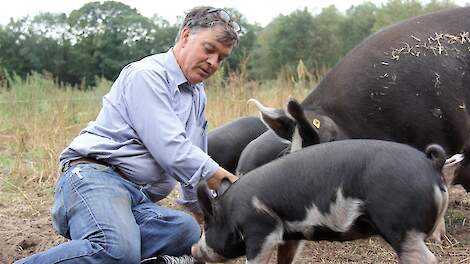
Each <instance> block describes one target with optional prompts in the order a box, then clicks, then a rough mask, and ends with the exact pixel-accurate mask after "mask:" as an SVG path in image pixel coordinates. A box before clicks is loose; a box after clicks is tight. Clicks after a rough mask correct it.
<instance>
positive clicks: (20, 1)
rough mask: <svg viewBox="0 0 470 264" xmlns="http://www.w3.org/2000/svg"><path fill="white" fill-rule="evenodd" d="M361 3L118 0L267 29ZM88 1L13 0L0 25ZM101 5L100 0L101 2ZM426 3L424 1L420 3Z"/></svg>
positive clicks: (170, 14) (144, 9)
mask: <svg viewBox="0 0 470 264" xmlns="http://www.w3.org/2000/svg"><path fill="white" fill-rule="evenodd" d="M363 1H364V0H346V1H344V0H287V1H274V0H205V1H203V0H169V1H162V0H160V1H158V0H120V2H122V3H125V4H127V5H129V6H131V7H133V8H136V9H137V10H138V11H139V12H140V13H141V14H142V15H144V16H146V17H152V16H153V15H154V14H157V15H159V16H161V17H163V18H165V19H166V20H168V21H169V22H170V23H172V24H173V23H176V22H177V16H182V15H184V12H185V11H187V10H189V9H191V8H192V7H194V6H200V5H209V6H214V7H233V8H235V9H237V10H238V11H240V12H241V13H242V14H243V15H244V16H245V17H246V18H247V20H248V22H249V23H258V24H260V25H261V26H266V25H267V24H268V23H269V22H271V21H272V20H273V18H275V17H277V16H278V15H280V14H283V15H288V14H290V13H292V11H294V10H296V9H303V8H305V7H307V9H308V10H309V11H311V12H312V13H319V12H321V9H322V8H323V7H326V6H329V5H331V4H334V5H335V6H336V7H337V8H338V9H339V10H341V11H345V10H346V9H348V8H349V7H351V6H352V5H358V4H361V3H362V2H363ZM88 2H94V1H89V0H13V1H8V4H5V3H4V4H2V5H1V8H0V24H1V25H6V24H8V22H9V21H10V18H14V19H18V18H21V17H24V16H26V15H30V16H34V15H36V14H38V13H40V12H52V13H66V14H67V15H68V14H69V13H70V12H71V11H72V10H75V9H78V8H80V7H82V6H83V5H84V4H86V3H88ZM101 2H102V1H101ZM370 2H373V3H375V4H377V5H380V4H383V3H386V2H387V0H370ZM421 2H423V3H425V2H427V0H422V1H421ZM454 2H455V3H457V4H459V5H464V4H465V3H467V2H470V0H454Z"/></svg>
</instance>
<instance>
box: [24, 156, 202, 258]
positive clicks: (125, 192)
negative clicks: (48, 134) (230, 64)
mask: <svg viewBox="0 0 470 264" xmlns="http://www.w3.org/2000/svg"><path fill="white" fill-rule="evenodd" d="M52 224H53V226H54V229H55V230H56V231H57V232H58V233H59V234H61V235H63V236H64V237H66V238H68V239H70V240H69V241H68V242H66V243H63V244H61V245H58V246H56V247H54V248H51V249H49V250H47V251H44V252H41V253H38V254H36V255H32V256H30V257H28V258H25V259H22V260H19V261H17V262H16V263H36V264H37V263H100V264H103V263H129V264H132V263H139V262H140V260H141V259H145V258H149V257H153V256H156V255H163V254H167V255H172V256H179V255H183V254H190V252H191V245H192V244H194V243H196V242H197V241H198V239H199V237H200V234H201V231H200V228H199V225H198V224H197V222H196V221H195V219H194V218H193V217H192V216H191V215H189V214H186V213H183V212H181V211H178V210H173V209H169V208H164V207H161V206H159V205H157V204H155V203H153V202H152V201H150V199H149V198H148V195H147V194H146V192H145V190H143V189H142V187H141V186H139V185H137V184H134V183H132V182H130V181H127V180H125V179H123V178H122V177H121V176H119V175H118V174H117V173H116V172H115V171H114V170H113V169H112V168H110V167H106V166H103V165H98V164H79V165H76V166H72V167H70V168H68V169H67V170H66V171H65V173H64V174H63V175H62V176H61V177H60V178H59V180H58V182H57V185H56V188H55V194H54V205H53V208H52Z"/></svg>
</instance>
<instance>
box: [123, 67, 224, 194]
mask: <svg viewBox="0 0 470 264" xmlns="http://www.w3.org/2000/svg"><path fill="white" fill-rule="evenodd" d="M123 97H124V99H123V101H124V103H125V104H126V109H127V115H128V117H129V120H130V122H131V126H132V127H133V128H134V129H135V132H136V134H137V135H138V137H139V138H140V140H141V141H142V142H143V144H144V145H145V147H146V148H147V149H148V151H149V152H150V153H151V155H152V156H153V158H154V159H155V161H156V162H157V163H158V164H159V165H160V166H161V167H162V168H163V170H164V171H165V173H167V174H168V175H170V176H171V177H174V178H175V179H176V180H178V181H179V182H181V184H182V186H183V187H186V188H193V187H195V186H196V185H197V183H198V182H199V181H200V180H201V179H207V178H208V177H210V176H211V175H213V174H214V173H215V172H216V171H217V169H218V168H219V165H218V164H217V163H216V162H215V161H214V160H213V159H212V158H210V157H209V156H208V155H207V153H205V152H204V151H203V150H202V149H200V148H199V147H198V146H195V145H194V144H193V143H192V142H191V140H190V139H189V138H188V136H187V135H186V131H185V128H184V126H183V124H182V123H181V121H180V119H179V118H178V116H177V113H176V111H175V106H174V104H175V102H174V101H173V91H172V90H171V87H170V85H169V84H168V83H167V80H166V79H165V77H164V73H163V71H159V70H155V69H145V68H142V69H135V70H134V71H133V72H132V74H129V76H128V80H127V83H126V88H125V91H124V95H123Z"/></svg>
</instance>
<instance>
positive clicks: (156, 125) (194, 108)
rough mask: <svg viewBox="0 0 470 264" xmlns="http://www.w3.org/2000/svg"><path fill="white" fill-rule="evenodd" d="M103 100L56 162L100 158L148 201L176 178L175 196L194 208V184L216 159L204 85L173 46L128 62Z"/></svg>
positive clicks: (167, 189) (214, 167) (158, 196)
mask: <svg viewBox="0 0 470 264" xmlns="http://www.w3.org/2000/svg"><path fill="white" fill-rule="evenodd" d="M102 104H103V105H102V108H101V111H100V112H99V114H98V116H97V118H96V120H95V121H94V122H90V123H89V124H88V126H87V127H86V128H85V129H83V130H82V131H81V132H80V134H79V135H78V136H77V137H76V138H75V139H74V140H73V141H72V143H71V144H70V145H69V146H68V147H67V148H66V149H65V150H64V151H63V152H62V153H61V155H60V162H61V164H62V165H63V164H65V163H66V162H68V161H70V160H74V159H77V158H80V157H90V158H95V159H97V160H102V161H105V162H107V163H108V164H110V165H113V166H115V167H116V168H118V169H119V170H120V171H121V172H122V173H124V174H125V175H126V176H127V177H128V178H129V179H130V180H131V181H133V182H134V183H137V184H139V185H141V186H143V187H144V189H146V190H147V191H148V192H149V194H150V196H151V198H152V200H153V201H158V200H161V199H163V198H164V197H166V196H167V195H168V194H169V193H170V192H171V191H172V189H173V188H174V186H175V184H176V181H179V182H180V183H181V184H180V186H181V189H180V190H181V191H180V197H179V199H178V200H177V202H178V203H180V204H183V205H185V206H187V207H188V208H189V209H191V210H193V211H199V207H198V205H197V199H196V188H195V186H196V185H197V183H198V182H199V181H200V180H201V179H207V178H208V177H210V176H212V175H213V174H214V173H215V172H216V171H217V169H219V165H218V164H217V163H216V162H215V161H214V160H213V159H211V158H210V157H209V156H208V155H207V153H206V152H207V121H206V118H205V106H206V95H205V92H204V86H203V84H202V83H198V84H195V85H190V84H189V83H188V82H187V80H186V78H185V76H184V74H183V72H182V71H181V68H180V67H179V65H178V64H177V62H176V58H175V56H174V54H173V49H170V50H169V51H168V52H166V53H161V54H156V55H152V56H148V57H146V58H144V59H142V60H140V61H137V62H134V63H131V64H129V65H127V66H126V67H125V68H124V69H123V70H122V71H121V73H120V75H119V77H118V78H117V79H116V81H115V82H114V84H113V85H112V87H111V90H110V91H109V93H108V94H106V95H105V96H104V97H103V100H102Z"/></svg>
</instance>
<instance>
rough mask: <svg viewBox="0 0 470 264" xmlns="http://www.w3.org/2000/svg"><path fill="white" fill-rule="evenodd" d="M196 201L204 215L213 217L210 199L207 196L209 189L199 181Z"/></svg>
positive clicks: (203, 182) (204, 183) (208, 195)
mask: <svg viewBox="0 0 470 264" xmlns="http://www.w3.org/2000/svg"><path fill="white" fill-rule="evenodd" d="M197 200H198V202H199V205H200V206H201V208H202V211H203V213H204V215H210V216H212V215H213V210H212V198H211V196H210V194H209V188H208V187H207V183H206V182H205V181H201V182H200V183H199V185H198V186H197Z"/></svg>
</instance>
